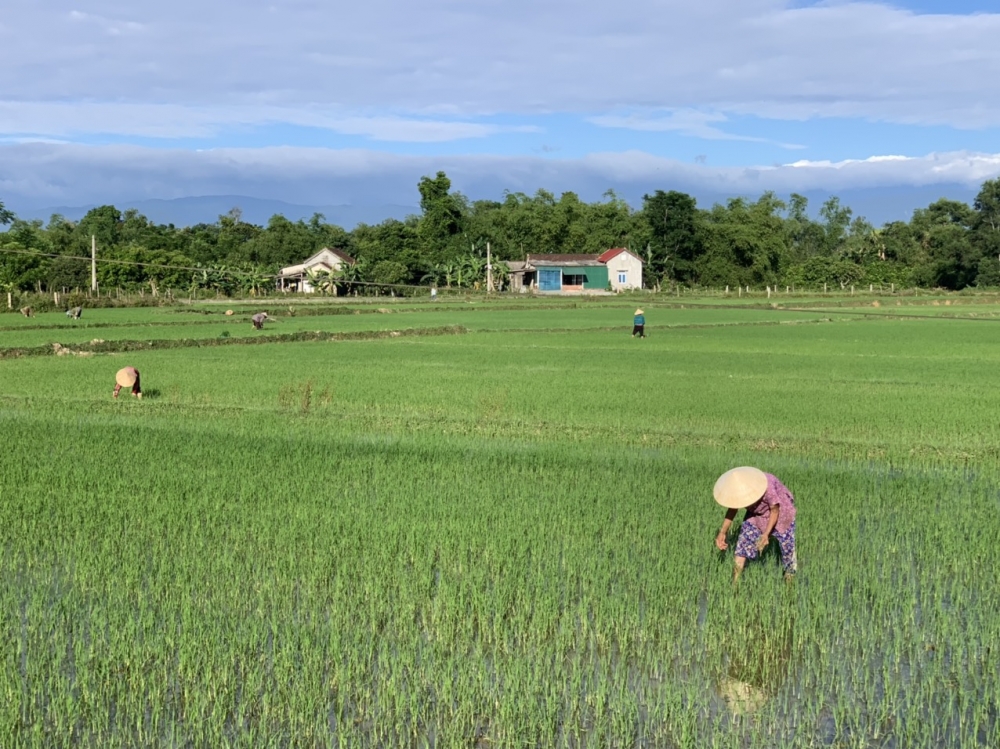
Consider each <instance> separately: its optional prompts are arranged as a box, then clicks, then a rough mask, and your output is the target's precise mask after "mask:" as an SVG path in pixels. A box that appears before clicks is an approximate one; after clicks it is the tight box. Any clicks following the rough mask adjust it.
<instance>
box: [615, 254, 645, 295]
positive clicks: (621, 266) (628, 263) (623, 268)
mask: <svg viewBox="0 0 1000 749" xmlns="http://www.w3.org/2000/svg"><path fill="white" fill-rule="evenodd" d="M607 266H608V280H609V281H610V282H611V288H612V289H614V290H615V291H624V290H626V289H641V288H642V260H640V259H639V258H637V257H636V256H635V255H633V254H632V253H631V252H628V251H627V250H626V251H625V252H619V253H618V254H617V255H615V256H614V257H613V258H611V260H609V261H608V263H607Z"/></svg>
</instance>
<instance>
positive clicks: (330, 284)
mask: <svg viewBox="0 0 1000 749" xmlns="http://www.w3.org/2000/svg"><path fill="white" fill-rule="evenodd" d="M342 278H343V274H342V273H341V272H340V269H338V268H328V269H326V270H324V271H320V274H319V288H320V290H321V291H322V292H323V293H324V294H329V295H330V296H337V290H338V288H339V286H340V282H341V279H342Z"/></svg>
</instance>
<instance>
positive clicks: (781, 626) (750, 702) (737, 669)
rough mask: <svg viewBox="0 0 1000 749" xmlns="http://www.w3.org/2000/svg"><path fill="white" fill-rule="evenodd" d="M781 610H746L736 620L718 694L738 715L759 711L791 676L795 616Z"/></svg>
mask: <svg viewBox="0 0 1000 749" xmlns="http://www.w3.org/2000/svg"><path fill="white" fill-rule="evenodd" d="M777 608H778V609H779V610H778V611H771V612H768V614H769V615H768V614H765V613H764V612H759V613H758V612H754V613H753V614H751V612H749V611H744V613H745V614H746V615H747V616H745V617H744V618H738V620H737V621H735V622H733V627H732V629H731V631H730V634H729V638H731V639H730V641H731V642H732V643H733V647H732V649H731V650H730V653H729V669H728V672H727V674H726V676H724V677H722V678H721V679H720V680H719V684H718V694H719V697H721V698H722V699H723V700H724V701H725V703H726V705H727V706H728V707H729V710H730V711H731V712H732V713H733V714H735V715H748V714H750V713H753V712H756V711H757V710H760V709H761V708H762V707H763V706H764V705H765V704H767V701H768V700H769V699H770V698H771V697H773V696H774V695H775V693H777V691H778V689H779V688H780V687H781V685H782V684H783V683H784V681H785V679H786V678H787V676H788V668H789V662H790V660H791V655H792V635H793V631H794V629H795V618H794V616H793V615H790V613H789V615H783V614H782V613H781V611H780V609H781V607H780V606H779V607H777Z"/></svg>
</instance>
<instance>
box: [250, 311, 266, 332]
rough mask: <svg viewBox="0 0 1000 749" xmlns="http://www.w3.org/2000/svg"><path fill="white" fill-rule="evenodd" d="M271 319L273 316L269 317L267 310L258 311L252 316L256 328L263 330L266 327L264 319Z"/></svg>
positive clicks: (251, 320)
mask: <svg viewBox="0 0 1000 749" xmlns="http://www.w3.org/2000/svg"><path fill="white" fill-rule="evenodd" d="M270 319H271V318H269V317H268V316H267V313H266V312H258V313H257V314H256V315H254V316H253V317H251V318H250V322H252V323H253V328H254V330H263V329H264V321H265V320H270Z"/></svg>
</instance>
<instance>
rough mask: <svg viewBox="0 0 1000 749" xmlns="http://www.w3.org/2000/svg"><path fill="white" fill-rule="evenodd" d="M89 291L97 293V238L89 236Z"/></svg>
mask: <svg viewBox="0 0 1000 749" xmlns="http://www.w3.org/2000/svg"><path fill="white" fill-rule="evenodd" d="M90 290H91V291H97V238H96V237H95V236H94V235H93V234H91V235H90Z"/></svg>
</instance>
